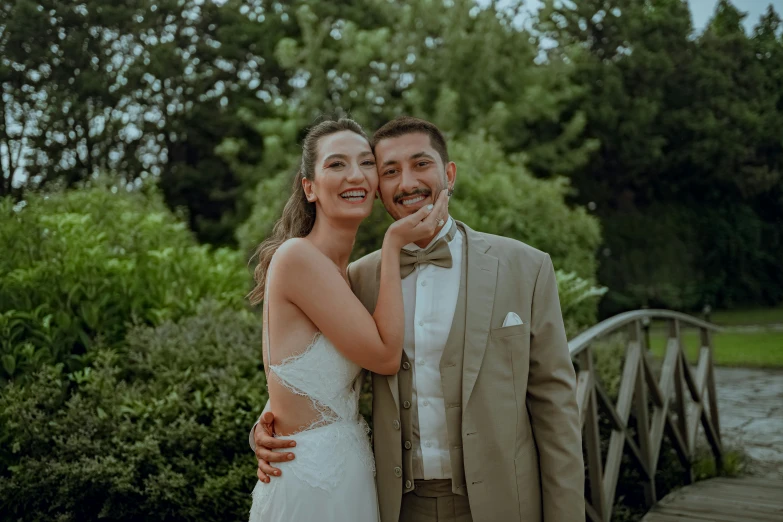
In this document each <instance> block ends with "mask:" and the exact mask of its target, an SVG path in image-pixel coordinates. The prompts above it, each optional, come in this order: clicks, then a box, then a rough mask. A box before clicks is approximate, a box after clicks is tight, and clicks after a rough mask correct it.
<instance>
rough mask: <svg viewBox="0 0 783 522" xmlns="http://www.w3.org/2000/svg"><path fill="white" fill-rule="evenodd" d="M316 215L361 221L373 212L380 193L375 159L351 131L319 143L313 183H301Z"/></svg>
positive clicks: (338, 133) (307, 181)
mask: <svg viewBox="0 0 783 522" xmlns="http://www.w3.org/2000/svg"><path fill="white" fill-rule="evenodd" d="M302 188H303V189H304V191H305V195H306V196H307V200H308V201H310V202H314V203H315V205H316V215H318V214H322V215H326V216H328V217H330V218H333V219H349V220H353V219H358V220H362V219H364V218H366V217H367V216H369V215H370V212H372V205H373V200H374V199H375V192H376V190H378V172H377V170H376V168H375V156H374V155H373V152H372V149H371V148H370V144H369V143H368V142H367V140H366V139H365V138H364V137H362V136H360V135H359V134H356V133H355V132H352V131H348V130H346V131H340V132H336V133H334V134H329V135H328V136H324V137H323V138H321V139H320V140H319V142H318V155H317V157H316V160H315V172H314V176H313V180H312V181H310V180H308V179H303V180H302Z"/></svg>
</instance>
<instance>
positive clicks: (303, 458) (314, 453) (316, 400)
mask: <svg viewBox="0 0 783 522" xmlns="http://www.w3.org/2000/svg"><path fill="white" fill-rule="evenodd" d="M267 288H268V286H267ZM268 313H269V312H268V307H267V305H266V303H265V304H264V313H263V315H264V332H265V337H266V339H265V340H266V345H267V350H266V351H267V361H268V363H267V378H268V379H275V380H276V381H277V382H279V383H280V384H281V385H282V386H283V387H284V388H285V389H286V390H287V391H289V392H291V393H294V394H296V395H299V396H304V397H307V398H308V399H309V401H310V403H311V404H312V406H313V409H314V411H315V412H317V416H316V418H315V419H314V420H313V422H312V423H310V425H308V426H307V427H306V428H304V429H302V430H300V431H299V432H297V433H295V434H292V435H286V436H281V437H279V438H281V439H294V440H296V448H295V449H294V450H293V451H294V453H295V455H296V458H295V459H294V460H293V461H291V462H285V463H282V464H281V465H280V466H279V467H280V469H281V470H282V472H283V475H282V476H281V477H279V478H272V480H271V482H270V483H269V484H263V483H261V482H259V483H258V484H257V485H256V488H255V490H254V491H253V506H252V508H251V511H250V521H251V522H277V521H280V522H282V521H289V520H303V521H306V520H319V521H331V520H334V521H337V520H361V521H364V520H367V521H377V520H378V514H377V512H378V507H377V496H376V492H375V481H374V480H373V477H374V475H375V460H374V458H373V454H372V449H371V447H370V442H369V437H368V433H369V429H368V426H367V423H366V422H365V421H364V418H363V417H362V416H361V415H360V414H359V395H358V392H357V391H356V390H355V389H354V387H353V384H354V382H355V381H356V378H357V377H358V376H359V374H360V373H361V367H360V366H358V365H357V364H355V363H354V362H352V361H350V360H349V359H347V358H346V357H345V356H343V355H342V354H341V353H340V352H339V351H338V350H337V349H336V348H335V347H334V345H333V344H332V343H331V342H330V341H329V340H328V339H327V338H326V337H325V336H324V335H323V334H321V333H320V332H318V333H316V334H315V336H314V337H313V340H312V342H311V343H310V344H309V345H308V346H307V347H306V348H305V349H304V350H303V351H302V352H301V353H299V354H295V355H290V356H288V357H285V358H284V359H282V360H281V361H280V362H278V363H277V364H272V360H273V359H272V357H271V344H270V342H269V324H268ZM286 451H287V450H286ZM311 504H312V505H311Z"/></svg>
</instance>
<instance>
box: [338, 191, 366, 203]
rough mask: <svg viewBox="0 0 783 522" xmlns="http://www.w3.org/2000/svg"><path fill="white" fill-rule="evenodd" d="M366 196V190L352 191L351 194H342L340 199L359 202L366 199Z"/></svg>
mask: <svg viewBox="0 0 783 522" xmlns="http://www.w3.org/2000/svg"><path fill="white" fill-rule="evenodd" d="M366 195H367V192H366V191H364V190H352V191H350V192H344V193H343V194H340V197H341V198H343V199H347V200H349V201H359V200H362V199H364V197H365V196H366Z"/></svg>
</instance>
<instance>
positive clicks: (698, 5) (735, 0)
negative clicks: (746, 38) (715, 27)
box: [688, 0, 783, 32]
mask: <svg viewBox="0 0 783 522" xmlns="http://www.w3.org/2000/svg"><path fill="white" fill-rule="evenodd" d="M717 3H718V0H688V4H690V6H691V13H692V14H693V26H694V27H695V28H696V30H697V31H699V32H700V31H701V30H702V29H704V26H705V25H707V22H708V21H709V19H710V18H712V13H714V12H715V4H717ZM731 3H732V4H734V6H735V7H736V8H737V9H739V10H740V11H742V12H745V13H748V16H747V17H746V18H745V29H746V30H747V31H748V32H750V31H751V30H752V29H753V26H754V25H756V24H757V23H758V21H759V18H760V17H761V15H763V14H764V13H765V12H766V11H767V6H769V5H770V4H772V6H773V7H774V8H775V11H777V12H778V14H779V15H781V16H783V0H731Z"/></svg>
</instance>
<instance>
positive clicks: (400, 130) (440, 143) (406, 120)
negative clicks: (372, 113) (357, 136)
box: [370, 116, 449, 166]
mask: <svg viewBox="0 0 783 522" xmlns="http://www.w3.org/2000/svg"><path fill="white" fill-rule="evenodd" d="M416 132H420V133H422V134H426V135H427V136H429V137H430V144H431V145H432V148H433V149H435V150H436V151H437V153H438V154H439V155H440V159H441V160H443V165H444V166H445V165H446V163H448V162H449V151H448V148H447V147H446V139H445V138H444V137H443V133H442V132H441V131H440V129H438V127H437V126H436V125H435V124H434V123H430V122H428V121H426V120H421V119H419V118H414V117H412V116H397V117H396V118H394V119H393V120H391V121H390V122H388V123H386V124H385V125H383V126H382V127H381V128H380V129H378V130H377V131H375V134H373V135H372V141H371V142H370V145H371V146H372V148H373V149H375V146H376V145H377V144H378V143H379V142H380V141H381V140H385V139H388V138H399V137H400V136H404V135H406V134H413V133H416Z"/></svg>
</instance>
